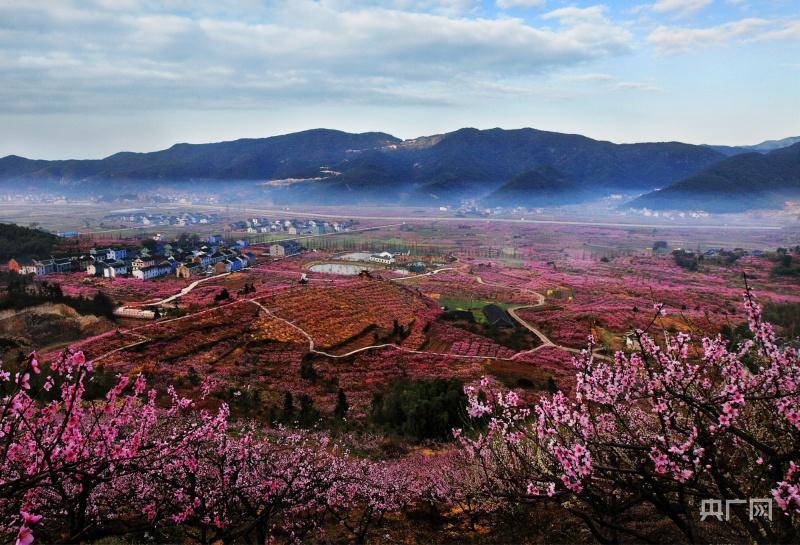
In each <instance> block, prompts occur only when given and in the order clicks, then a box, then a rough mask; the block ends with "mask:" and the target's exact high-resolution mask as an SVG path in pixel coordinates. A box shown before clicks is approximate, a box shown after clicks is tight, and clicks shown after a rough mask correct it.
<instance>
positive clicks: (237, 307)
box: [7, 222, 800, 543]
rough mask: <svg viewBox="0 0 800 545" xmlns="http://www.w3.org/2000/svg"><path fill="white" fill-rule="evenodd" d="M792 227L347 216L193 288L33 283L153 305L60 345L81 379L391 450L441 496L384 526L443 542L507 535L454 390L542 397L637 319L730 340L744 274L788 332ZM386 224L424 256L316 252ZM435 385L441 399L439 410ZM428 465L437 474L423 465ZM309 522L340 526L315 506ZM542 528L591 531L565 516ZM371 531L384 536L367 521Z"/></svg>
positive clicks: (626, 342)
mask: <svg viewBox="0 0 800 545" xmlns="http://www.w3.org/2000/svg"><path fill="white" fill-rule="evenodd" d="M796 235H797V233H796V232H787V231H784V230H781V231H769V232H760V231H756V230H750V231H742V232H737V233H736V236H737V237H739V240H735V241H732V242H730V243H726V246H725V247H729V246H730V245H732V244H735V245H736V247H738V248H749V249H751V250H760V251H757V252H752V251H750V252H747V255H744V253H743V254H742V255H740V256H738V257H737V258H735V259H728V258H724V257H719V256H717V255H716V253H715V252H711V253H709V254H708V255H705V254H706V253H707V250H708V249H711V248H715V245H716V244H719V243H720V240H719V239H720V238H721V235H719V234H717V233H714V232H713V231H702V232H701V231H692V232H685V231H681V230H680V229H672V228H670V229H663V230H662V229H660V228H658V229H656V228H647V229H644V228H642V229H633V228H626V229H618V228H610V227H583V226H555V225H553V226H542V225H528V226H524V227H521V226H518V225H509V224H506V223H488V224H486V225H482V226H481V228H480V230H479V231H478V230H477V229H471V228H466V227H465V225H458V224H456V223H452V224H451V223H448V224H446V225H442V224H439V223H437V224H435V229H434V228H433V227H432V226H431V224H430V223H428V222H417V223H407V224H403V227H402V229H401V228H400V227H399V226H392V227H387V228H384V229H382V230H381V229H377V230H374V231H366V232H363V233H360V234H359V237H358V242H355V241H354V240H353V239H352V237H349V236H343V237H341V238H339V239H337V237H330V238H329V239H328V240H327V242H326V243H325V246H326V247H322V246H320V247H315V248H313V249H307V250H306V251H304V252H302V253H301V254H299V255H296V256H291V257H286V258H280V259H269V258H262V259H259V261H258V263H257V264H255V265H254V266H252V267H250V268H248V269H245V270H242V271H238V272H235V273H231V274H221V275H215V276H210V277H208V278H203V279H202V282H199V283H197V284H196V285H195V284H194V283H195V281H196V280H199V279H200V278H190V279H178V278H173V277H165V278H161V279H156V280H152V281H141V280H135V279H129V278H116V279H107V278H93V277H92V278H88V277H86V275H84V274H81V273H70V274H59V275H50V276H48V277H47V278H46V280H47V281H48V282H53V283H56V284H59V285H60V286H61V288H62V291H63V292H64V293H65V294H68V295H70V296H74V297H78V298H80V297H84V298H89V299H90V298H92V297H94V296H95V295H96V294H97V293H102V294H104V295H106V296H108V297H109V298H110V299H111V300H113V301H114V303H115V304H116V305H121V306H125V307H130V308H137V307H150V308H152V307H153V306H154V305H155V306H158V307H159V309H160V312H159V317H158V318H157V319H155V320H134V319H127V318H126V319H118V320H116V322H113V323H112V322H109V324H108V325H107V326H105V328H104V329H103V330H100V331H93V332H92V334H91V335H90V336H85V337H83V338H80V339H78V340H76V341H74V342H71V343H70V344H69V350H70V351H73V352H78V351H79V352H81V353H82V354H83V357H85V359H86V362H88V364H89V365H91V366H92V369H93V373H94V378H93V381H94V382H93V383H92V386H91V388H90V391H91V392H96V391H99V389H100V388H102V387H110V386H111V385H113V384H114V383H115V382H116V380H118V377H127V379H128V380H131V381H134V380H137V377H143V378H144V379H146V380H147V381H148V383H149V384H152V385H153V386H154V392H155V393H154V394H153V395H154V396H155V398H154V403H156V404H157V405H158V406H160V407H164V408H167V407H170V406H171V405H172V404H174V403H176V401H175V400H176V399H181V398H185V399H187V400H191V401H187V402H186V403H187V404H188V403H192V404H193V405H192V406H193V407H196V408H198V409H202V410H203V411H211V412H214V411H221V410H225V411H230V418H231V419H232V421H234V422H249V423H254V424H253V425H256V426H258V428H259V429H261V430H263V433H265V434H267V435H272V434H278V436H280V434H284V433H291V434H299V435H297V437H303V438H304V439H303V440H309V441H318V440H320V439H319V438H320V437H322V439H321V440H322V441H323V442H327V441H334V440H335V441H337V442H338V443H337V444H339V445H340V446H341V448H347V449H349V452H352V453H353V455H354V456H356V459H358V460H361V461H362V462H363V463H366V462H365V461H366V460H369V461H374V462H375V463H378V464H396V467H395V470H397V471H400V472H403V474H404V475H406V477H407V478H408V479H412V480H414V479H417V480H415V481H414V482H416V483H419V482H421V481H426V480H427V481H429V482H437V483H438V484H437V485H436V486H441V487H444V488H442V489H443V490H444V489H446V490H448V491H449V493H450V494H453V495H454V496H453V498H456V499H452V498H451V499H446V498H445V497H443V496H436V499H435V501H434V504H435V505H437V509H441V512H440V513H439V514H438V515H437V516H433V515H430V514H427V515H420V517H421V520H420V522H419V524H418V525H416V526H414V525H409V524H408V519H406V518H404V517H400V516H398V514H397V511H396V509H399V508H398V507H397V505H400V504H393V505H395V506H394V507H388V506H387V512H386V519H385V520H384V522H383V525H384V526H383V530H381V531H385V532H388V534H385V535H391V536H393V537H392V539H395V538H397V539H402V538H407V539H410V538H411V537H410V536H412V537H413V538H414V539H419V538H421V536H425V537H426V539H430V540H431V541H432V542H441V543H446V542H449V541H448V540H455V541H459V540H462V539H465V538H469V537H470V536H473V535H474V532H475V530H474V529H472V526H471V525H472V524H477V525H478V527H484V528H485V529H486V530H485V531H486V532H488V533H491V535H492V536H494V538H493V539H495V541H492V542H503V540H504V539H512V538H513V536H512V535H511V534H509V533H508V531H509V530H508V527H507V526H506V525H505V524H504V523H503V521H502V517H500V515H499V514H498V513H497V512H495V511H493V510H491V509H484V508H482V510H481V511H480V512H477V513H472V514H470V512H469V510H465V509H466V507H465V506H466V505H468V504H469V500H468V497H469V494H471V493H472V492H469V490H467V489H465V488H464V482H472V481H470V479H477V477H476V476H475V475H472V474H470V475H472V476H468V477H467V476H465V474H464V473H462V472H463V471H467V472H468V470H467V469H465V468H464V466H463V465H461V464H463V460H461V458H459V457H460V455H461V453H463V452H464V451H465V450H469V448H471V447H469V448H468V447H466V446H465V445H467V443H464V442H463V441H464V439H463V438H462V439H455V438H454V435H453V430H454V429H458V428H461V427H462V426H466V425H467V424H469V422H470V421H471V417H472V416H473V415H471V414H468V413H467V412H466V403H467V398H466V397H464V396H465V394H464V393H463V392H465V391H466V392H467V394H468V393H469V392H471V391H478V390H480V391H485V392H490V391H494V389H499V390H502V391H504V392H508V393H509V394H508V395H513V396H514V399H515V400H518V401H514V403H519V404H522V405H521V406H524V407H532V406H539V405H537V404H541V403H545V404H546V403H548V401H547V400H549V399H551V396H553V395H557V396H564V399H574V398H575V396H576V395H577V394H578V393H579V392H581V391H584V390H585V388H586V384H585V383H582V382H581V381H580V380H578V378H577V376H576V371H577V369H578V368H579V366H580V362H581V361H583V360H584V359H585V358H586V357H588V356H587V352H586V350H588V348H587V347H588V343H589V341H590V339H592V342H593V343H594V344H593V345H592V346H591V354H592V358H593V361H594V362H595V363H594V364H593V365H610V364H611V363H612V362H613V361H614V358H615V356H614V353H615V352H616V351H621V354H623V355H624V356H623V357H633V356H632V354H635V353H637V351H639V350H641V346H640V345H639V344H638V342H639V341H638V337H637V333H636V332H637V330H640V331H641V330H647V331H648V334H649V335H650V336H651V337H652V338H653V339H654V340H655V342H657V343H666V342H671V339H674V338H676V337H675V336H676V335H677V334H678V333H679V332H687V333H689V334H691V335H692V336H693V337H694V338H701V337H703V336H712V337H714V336H716V335H717V333H718V332H720V331H723V332H727V333H726V334H729V335H730V336H731V337H730V338H731V339H734V338H736V335H741V334H743V333H742V332H743V331H744V330H745V329H746V324H747V323H748V315H747V311H746V309H745V308H744V307H743V304H742V302H743V293H744V290H745V281H746V282H747V285H748V286H749V287H750V288H752V289H753V291H754V293H755V295H756V296H757V298H758V301H759V302H760V303H761V304H762V305H764V308H765V312H766V313H769V315H770V316H772V317H774V318H775V319H776V321H775V324H776V325H775V327H776V335H777V336H778V338H779V339H780V342H782V343H786V342H789V343H790V342H792V340H791V335H792V332H794V331H798V330H800V329H798V328H800V325H798V324H800V318H798V316H797V314H798V313H797V309H798V308H800V281H798V277H797V276H791V275H783V274H776V272H775V271H776V270H777V268H776V267H777V265H776V264H777V263H778V262H779V261H780V260H781V259H782V258H781V256H782V255H783V254H779V253H777V252H776V250H777V248H779V247H781V246H782V245H786V243H787V241H789V240H798V239H796V238H795V237H796ZM660 240H665V241H666V243H667V245H668V247H669V248H670V250H672V249H676V248H685V249H692V248H694V250H693V251H694V252H695V253H696V254H697V255H703V256H704V257H703V258H702V259H698V261H697V262H696V263H694V264H693V265H692V266H691V267H687V266H682V265H681V264H680V263H678V260H676V258H675V257H674V256H673V255H672V253H671V252H666V253H662V255H659V254H657V253H655V252H653V251H652V247H653V245H654V243H655V242H656V241H660ZM386 241H391V244H392V245H394V246H397V247H400V248H406V249H407V250H408V251H409V253H410V254H411V255H410V256H409V260H411V259H415V260H422V261H424V262H425V263H426V264H430V265H429V266H428V269H427V270H428V272H426V273H420V274H408V273H399V272H397V271H394V270H392V268H391V267H387V268H383V266H381V267H376V268H375V269H374V270H371V271H368V272H367V271H364V272H361V273H359V274H355V275H352V274H333V273H328V272H319V271H318V270H315V269H314V268H313V266H314V264H316V263H320V262H326V261H335V260H337V259H340V258H341V256H342V255H343V253H349V254H350V259H355V260H356V261H354V262H358V263H362V262H363V261H358V260H364V259H367V258H368V256H369V255H370V252H371V251H376V250H375V249H382V248H385V244H386ZM679 245H680V246H679ZM787 246H788V245H787ZM784 247H786V246H784ZM254 250H255V251H256V252H259V251H260V249H259V248H258V247H256V248H254ZM787 252H788V254H789V255H796V252H797V250H796V249H793V247H791V246H790V247H789V250H787ZM797 259H798V260H800V257H798V258H797ZM301 278H302V279H303V280H302V282H301ZM745 279H746V280H745ZM192 286H194V287H193V288H192V289H188V288H190V287H192ZM223 292H224V296H223ZM178 294H180V296H177V297H173V296H176V295H178ZM164 300H168V301H169V302H166V303H161V301H164ZM486 305H496V307H497V308H498V309H500V311H501V312H502V313H504V314H503V315H504V316H505V317H506V318H507V319H508V322H509V325H507V326H505V327H500V326H496V325H493V324H490V323H489V321H488V320H487V318H486V316H485V314H484V311H483V309H484V307H485V306H486ZM42 346H43V347H44V346H45V345H44V344H43V345H42ZM697 350H699V349H697ZM64 353H65V352H64V346H58V347H57V348H54V349H51V350H49V351H48V350H43V351H41V352H40V353H39V355H38V359H39V361H40V362H41V364H42V365H52V366H57V365H59V364H58V362H60V361H63V358H64ZM693 354H699V352H697V351H695V352H693ZM617 357H619V356H617ZM10 364H11V365H12V366H13V365H14V363H13V362H10ZM7 365H8V364H7ZM576 366H577V367H576ZM169 385H171V386H169ZM453 392H457V395H456V394H454V393H453ZM92 395H96V394H92ZM415 396H421V397H419V398H417V397H415ZM448 396H451V397H448ZM453 396H455V397H453ZM459 396H460V397H459ZM451 398H452V399H454V400H456V401H457V403H456V405H455V406H456V407H457V409H454V410H453V411H452V412H448V410H449V409H445V407H448V406H449V405H448V403H450V401H448V400H451ZM543 400H544V401H543ZM472 403H473V405H472V409H470V410H472V411H478V412H480V409H476V408H475V407H476V406H477V407H480V403H482V402H481V401H480V400H475V399H473V400H472ZM476 404H477V405H476ZM515 406H516V405H515ZM509 410H510V409H509ZM475 414H477V413H475ZM445 417H446V418H445ZM498 425H499V424H498ZM260 433H261V432H260ZM320 434H321V435H320ZM312 437H313V439H312ZM314 448H315V449H319V447H314ZM323 450H324V449H323ZM315 452H319V450H316V451H315ZM420 457H422V458H420ZM421 459H422V460H423V461H422V462H421V461H420V460H421ZM455 460H461V461H458V462H456V461H455ZM359 463H361V462H359ZM393 467H394V466H393ZM433 468H439V469H438V470H436V471H439V476H441V477H442V478H444V476H446V479H445V480H446V481H447V482H444V481H442V482H439V481H432V480H431V479H433V477H431V476H430V474H429V471H434V469H433ZM437 478H438V477H437ZM447 479H449V480H447ZM464 479H466V481H464ZM420 480H421V481H420ZM473 484H474V483H473ZM409 486H410V485H409ZM414 486H417V485H414ZM459 487H460V488H459ZM467 488H469V487H467ZM414 490H415V492H414V493H415V494H422V492H420V491H419V490H417V489H416V488H415V489H414ZM425 493H428V492H425ZM415 497H416V498H417V499H416V500H414V501H415V502H416V501H419V497H417V496H415ZM426 501H427V500H426ZM461 501H464V502H467V503H465V504H463V505H461V504H460V503H458V502H461ZM453 502H455V503H453ZM359 505H360V504H359ZM404 505H405V504H404ZM360 508H361V507H354V508H353V509H360ZM409 508H410V507H409ZM393 509H395V511H392V510H393ZM350 514H352V512H351V513H350ZM498 517H500V518H498ZM324 524H327V525H331V526H330V528H329V531H336V532H338V531H340V529H341V528H340V527H339V526H337V525H336V524H332V521H331V520H330V519H325V522H324ZM334 528H336V530H334ZM552 531H553V532H555V533H557V534H558V535H563V536H569V537H570V538H575V539H577V540H578V541H587V538H586V536H581V535H576V534H573V533H571V532H572V530H571V526H570V525H569V524H564V525H559V524H555V525H554V529H553V530H552ZM648 531H649V530H648ZM653 531H656V534H657V529H654V530H653ZM654 535H655V534H654ZM348 539H349V538H348ZM372 539H373V541H374V542H382V541H381V538H380V537H379V536H377V534H376V535H373V538H372ZM388 542H389V541H387V543H388Z"/></svg>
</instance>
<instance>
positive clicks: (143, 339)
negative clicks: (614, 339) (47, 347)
mask: <svg viewBox="0 0 800 545" xmlns="http://www.w3.org/2000/svg"><path fill="white" fill-rule="evenodd" d="M464 267H465V266H461V267H443V268H441V269H437V270H435V271H431V272H428V273H424V274H419V275H412V276H403V277H400V278H392V279H391V280H390V281H392V282H402V281H406V280H413V279H419V278H422V277H425V276H432V275H436V274H439V273H442V272H446V271H462V272H463V270H464ZM228 274H230V273H224V274H220V275H216V276H212V277H208V278H203V279H201V280H197V281H195V282H192V283H191V284H189V285H188V286H186V287H185V288H183V289H182V290H181V291H180V292H178V293H176V294H174V295H172V296H170V297H167V298H165V299H162V300H160V301H158V302H156V303H149V304H163V303H167V302H169V301H173V300H175V299H177V298H179V297H182V296H184V295H186V294H187V293H189V292H190V291H192V290H193V289H194V288H195V287H197V285H199V284H200V283H202V282H205V281H208V280H211V279H213V278H220V277H223V276H227V275H228ZM473 276H474V278H475V281H476V282H477V283H479V284H483V285H486V286H495V287H500V288H508V287H509V286H506V285H503V284H497V283H493V282H485V281H484V280H483V278H481V277H480V276H478V275H473ZM517 289H520V290H522V291H525V292H527V293H529V294H530V295H533V296H534V297H535V298H536V299H537V303H535V304H533V305H514V306H511V307H509V308H508V309H507V311H508V314H509V316H511V317H512V318H513V319H514V320H515V321H516V322H517V323H519V324H520V325H521V326H522V327H524V328H525V329H527V330H528V331H530V332H531V333H533V334H534V335H536V337H537V338H538V339H539V341H540V342H541V344H540V345H539V346H536V347H535V348H532V349H530V350H525V351H522V352H517V353H516V354H514V355H513V356H511V358H510V359H511V360H516V359H518V358H519V357H521V356H524V355H526V354H532V353H535V352H537V351H538V350H541V349H542V348H547V347H551V348H557V349H559V350H564V351H566V352H570V353H573V354H581V353H582V352H583V350H580V349H577V348H572V347H570V346H564V345H560V344H557V343H555V342H553V341H552V340H551V339H550V338H549V337H547V335H545V334H544V333H543V332H542V331H541V330H540V329H538V328H536V327H535V326H533V325H532V324H530V323H529V322H527V321H525V320H524V319H522V318H521V317H520V316H519V315H518V314H517V311H518V310H522V309H526V308H530V309H536V308H540V307H542V306H544V305H545V304H546V302H545V296H544V295H542V294H541V293H539V292H537V291H534V290H531V289H528V288H517ZM261 298H262V297H261V296H260V297H253V298H244V299H238V300H236V301H234V302H233V303H229V304H231V305H235V304H242V303H250V304H254V305H256V306H258V307H259V309H260V310H261V311H262V312H264V313H265V314H267V315H269V316H271V317H272V318H274V319H276V320H279V321H281V322H283V323H284V324H286V325H287V326H289V327H291V328H293V329H295V330H296V331H298V332H299V333H300V334H301V335H303V337H305V339H306V340H307V341H308V351H309V352H311V353H313V354H318V355H320V356H324V357H328V358H336V359H339V358H346V357H348V356H352V355H354V354H358V353H360V352H366V351H369V350H378V349H382V348H392V349H394V350H399V351H401V352H406V353H409V354H428V355H431V356H447V357H451V358H453V357H455V358H464V359H478V360H507V359H509V358H499V357H497V356H468V355H461V354H452V353H446V352H445V353H442V352H431V351H424V350H413V349H410V348H406V347H404V346H400V345H397V344H395V343H383V344H373V345H369V346H364V347H362V348H357V349H355V350H351V351H350V352H347V353H345V354H332V353H330V352H325V351H324V350H318V349H317V348H316V346H315V344H314V338H313V337H312V336H311V335H310V334H309V333H308V332H307V331H305V330H304V329H303V328H301V327H300V326H298V325H297V324H295V323H294V322H291V321H289V320H287V319H285V318H281V317H280V316H278V315H276V314H275V313H274V312H272V311H271V310H270V309H269V308H267V307H266V306H265V305H264V304H262V303H261V301H260V300H259V299H261ZM218 308H219V307H215V308H210V309H205V310H201V311H199V312H195V313H192V314H188V315H186V316H180V317H177V318H169V319H166V320H160V321H157V322H151V323H148V324H145V325H142V326H138V327H134V328H129V329H127V330H124V331H120V330H118V331H117V334H120V335H130V336H132V337H135V338H137V339H138V340H137V341H136V342H133V343H130V344H127V345H125V346H121V347H119V348H116V349H114V350H111V351H109V352H107V353H105V354H102V355H100V356H98V357H96V358H94V359H92V360H91V361H92V362H98V361H100V360H102V359H104V358H106V357H108V356H110V355H112V354H115V353H117V352H122V351H125V350H127V349H130V348H133V347H135V346H138V345H140V344H144V343H147V342H149V341H150V340H151V339H150V338H149V337H147V336H145V335H142V334H141V333H138V331H140V330H143V329H147V328H149V327H154V326H158V325H161V324H166V323H170V322H175V321H179V320H186V319H192V318H196V317H197V316H200V315H202V314H206V313H209V312H214V311H216V310H218ZM109 334H111V333H109ZM592 355H593V357H595V358H597V359H601V360H606V361H610V360H611V358H609V357H608V356H604V355H602V354H598V353H597V350H595V351H594V352H593V354H592Z"/></svg>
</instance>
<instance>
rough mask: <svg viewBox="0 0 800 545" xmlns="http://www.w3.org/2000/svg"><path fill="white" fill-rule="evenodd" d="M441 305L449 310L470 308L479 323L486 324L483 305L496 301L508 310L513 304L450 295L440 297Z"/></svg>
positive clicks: (499, 305)
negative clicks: (449, 296) (454, 297)
mask: <svg viewBox="0 0 800 545" xmlns="http://www.w3.org/2000/svg"><path fill="white" fill-rule="evenodd" d="M438 302H439V306H440V307H442V308H445V307H447V310H468V311H470V312H472V315H473V316H474V317H475V321H476V322H478V323H479V324H485V323H487V322H486V316H484V315H483V312H482V311H483V307H485V306H486V305H490V304H492V303H494V304H495V305H497V306H498V307H500V308H502V309H503V310H508V308H509V307H511V306H513V305H510V304H508V303H500V302H497V301H480V300H478V299H452V298H448V297H442V298H441V299H439V301H438Z"/></svg>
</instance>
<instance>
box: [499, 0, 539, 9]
mask: <svg viewBox="0 0 800 545" xmlns="http://www.w3.org/2000/svg"><path fill="white" fill-rule="evenodd" d="M545 1H546V0H497V1H496V2H495V5H497V7H498V8H500V9H514V8H536V7H539V6H543V5H544V4H545Z"/></svg>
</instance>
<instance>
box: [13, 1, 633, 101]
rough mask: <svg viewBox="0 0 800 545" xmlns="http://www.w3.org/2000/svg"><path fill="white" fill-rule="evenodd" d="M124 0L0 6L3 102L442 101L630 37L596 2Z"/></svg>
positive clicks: (610, 51) (579, 58)
mask: <svg viewBox="0 0 800 545" xmlns="http://www.w3.org/2000/svg"><path fill="white" fill-rule="evenodd" d="M126 2H127V3H128V5H127V6H126V7H127V8H128V9H125V10H119V9H117V7H118V4H115V3H113V2H109V1H108V0H95V1H94V2H93V3H88V2H80V1H78V0H63V1H62V2H60V3H59V4H57V5H55V7H54V5H51V4H50V3H49V2H45V1H40V2H30V1H25V2H23V1H22V0H6V1H4V2H3V3H0V80H1V81H3V85H2V86H0V109H5V110H6V111H32V112H38V111H42V110H46V109H62V110H68V111H87V110H89V111H95V110H97V109H102V108H107V109H116V108H123V109H126V110H130V109H136V108H147V109H154V108H174V107H176V106H181V107H195V108H206V109H211V108H216V109H218V108H239V107H241V108H247V107H252V105H254V104H257V105H260V106H261V107H264V106H269V105H274V104H280V103H285V102H287V101H289V102H292V101H299V102H302V101H313V100H319V101H350V102H367V103H385V102H386V101H396V102H401V103H402V102H410V103H415V104H417V103H430V104H446V103H449V102H451V101H452V100H453V97H454V96H457V95H458V93H459V92H460V91H461V89H462V88H461V87H460V86H459V85H458V84H457V83H454V82H458V81H461V80H464V79H468V78H481V79H482V80H485V81H492V80H495V81H500V80H509V79H511V80H513V79H514V78H524V77H529V76H533V75H537V74H542V73H545V72H547V71H550V70H553V69H555V68H560V67H564V66H571V65H577V64H581V63H585V62H589V61H592V60H595V59H602V58H607V57H613V56H618V55H623V54H626V53H628V52H629V51H630V50H631V48H632V42H633V37H632V35H631V34H630V33H629V32H628V31H627V30H626V29H624V28H622V27H620V26H618V25H615V24H614V23H613V22H612V21H610V20H609V19H607V18H606V17H605V14H604V11H603V10H602V9H598V8H589V9H585V10H570V9H564V10H556V11H555V12H551V13H550V14H548V15H546V16H545V19H548V20H554V21H556V22H557V25H556V28H546V27H537V26H534V25H531V24H529V23H526V22H525V21H523V20H521V19H516V18H507V17H504V18H498V19H490V18H480V17H475V16H464V15H463V14H462V15H457V16H455V15H452V16H451V15H446V14H444V13H443V12H442V11H441V10H442V9H443V7H444V8H447V9H459V10H460V9H467V10H468V9H470V8H469V6H471V5H473V2H470V1H464V0H453V1H433V0H429V1H426V0H414V1H411V0H408V1H403V0H396V1H395V2H394V3H393V4H392V5H393V6H395V7H394V8H392V9H387V8H383V7H376V6H375V5H374V4H375V3H374V2H365V1H361V2H359V1H349V2H346V1H343V0H342V1H336V0H322V1H321V2H312V1H308V0H293V1H281V2H278V3H276V4H274V5H272V6H270V9H266V8H264V7H263V4H262V3H261V2H257V1H256V0H246V1H244V2H233V1H232V0H219V1H218V2H210V1H209V2H197V3H193V2H189V1H188V0H172V2H170V3H168V7H169V8H170V9H169V10H166V9H164V8H163V7H162V4H160V3H156V2H151V0H126ZM423 5H424V6H425V9H426V10H428V11H418V10H419V9H422V8H420V6H423ZM348 6H349V7H348ZM400 6H409V7H408V8H407V9H399V7H400ZM227 7H230V9H229V10H228V11H227V12H226V14H223V13H221V11H224V10H225V9H226V8H227ZM246 8H251V9H246ZM187 9H190V10H191V13H192V14H193V16H192V17H189V16H186V15H184V13H185V11H184V10H187ZM234 15H235V16H234Z"/></svg>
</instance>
